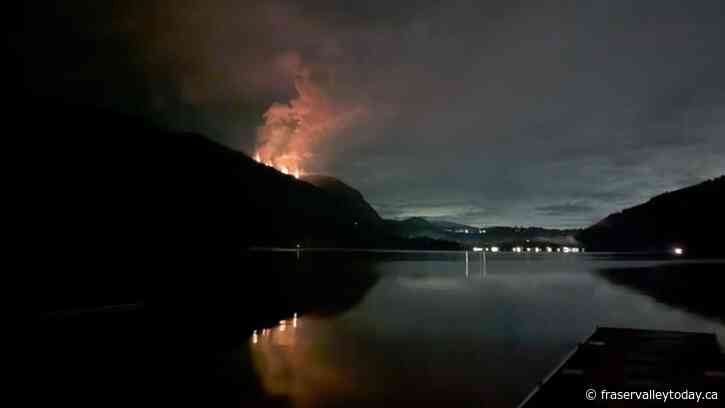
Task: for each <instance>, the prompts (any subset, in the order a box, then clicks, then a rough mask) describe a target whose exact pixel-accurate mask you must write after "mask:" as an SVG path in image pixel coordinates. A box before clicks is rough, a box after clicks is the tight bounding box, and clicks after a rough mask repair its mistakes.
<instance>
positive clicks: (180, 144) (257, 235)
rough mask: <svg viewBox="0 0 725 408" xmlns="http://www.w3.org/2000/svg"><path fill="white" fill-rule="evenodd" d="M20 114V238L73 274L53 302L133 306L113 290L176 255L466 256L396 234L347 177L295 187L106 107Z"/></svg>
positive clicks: (202, 258) (40, 260) (42, 262)
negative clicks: (268, 250)
mask: <svg viewBox="0 0 725 408" xmlns="http://www.w3.org/2000/svg"><path fill="white" fill-rule="evenodd" d="M49 106H51V105H48V106H47V107H49ZM22 111H23V112H24V115H25V116H19V117H18V118H17V119H19V122H21V123H22V124H23V130H22V132H23V136H24V137H23V140H24V141H25V142H27V146H25V147H24V148H23V149H21V150H20V156H21V157H20V160H19V161H20V163H21V165H20V166H19V167H18V168H19V174H20V175H21V176H22V180H21V182H20V183H19V184H20V186H21V188H20V192H21V195H22V197H23V198H24V200H23V201H24V203H25V204H24V208H23V214H27V215H28V216H27V217H21V219H20V221H22V222H23V226H22V228H21V229H20V231H21V235H20V236H18V237H17V238H18V239H19V240H23V241H25V242H27V243H28V245H27V246H26V247H27V248H30V250H31V251H35V252H39V253H42V254H43V256H37V255H36V254H34V253H33V254H28V256H27V259H28V262H29V266H36V267H37V269H39V270H51V269H53V270H58V269H62V268H63V267H64V266H69V267H71V268H72V269H73V271H74V274H66V275H63V274H48V277H47V278H48V279H49V285H47V287H48V293H46V295H47V297H46V298H45V299H46V300H47V301H48V303H50V304H54V305H57V306H63V307H77V306H82V304H76V302H77V301H79V299H86V300H87V299H88V298H89V297H91V298H98V299H99V301H101V300H102V301H103V303H110V302H115V301H118V302H119V303H121V302H126V301H129V300H133V299H128V298H127V294H128V291H125V290H118V291H117V290H116V289H117V288H118V287H119V285H120V286H123V282H131V281H133V279H128V278H131V277H135V278H138V279H144V277H145V276H147V275H146V274H144V273H143V272H142V271H141V269H145V268H153V267H154V266H158V265H157V264H161V265H162V266H164V269H166V267H167V266H168V264H167V263H168V260H170V259H179V258H182V259H184V261H182V262H183V263H185V264H198V265H203V266H204V267H205V268H206V267H210V266H211V265H213V264H219V263H223V262H224V261H223V260H225V259H227V258H228V257H233V256H235V255H236V254H238V253H239V251H240V250H242V249H243V248H245V247H250V246H275V247H296V245H298V244H299V245H301V246H302V247H363V248H405V249H412V248H421V249H431V248H447V249H451V248H457V245H455V244H451V243H442V242H437V241H434V240H429V239H421V240H409V239H402V238H400V237H397V236H395V235H394V234H391V233H389V232H388V231H387V230H386V229H385V225H384V223H383V221H382V219H381V218H380V217H379V215H378V214H377V213H376V212H375V210H374V209H373V208H372V207H371V206H370V205H369V204H368V203H367V202H366V201H365V200H364V198H363V197H362V195H361V194H360V193H359V192H357V191H356V190H354V189H352V188H351V187H348V186H346V185H345V184H344V183H342V182H340V181H339V180H335V179H334V178H331V177H325V176H311V177H308V178H307V181H302V180H296V179H295V178H294V177H291V176H287V175H284V174H282V173H280V172H278V171H276V170H275V169H273V168H270V167H267V166H264V165H262V164H259V163H257V162H256V161H254V160H252V159H251V158H249V157H248V156H246V155H244V154H243V153H240V152H238V151H235V150H232V149H229V148H226V147H224V146H222V145H219V144H217V143H215V142H213V141H211V140H209V139H207V138H205V137H203V136H201V135H198V134H193V133H181V132H172V131H167V130H164V129H160V128H158V127H157V126H154V125H153V124H151V123H149V122H147V121H144V120H141V119H138V118H134V117H129V116H124V115H120V114H115V113H110V112H107V111H103V110H98V109H88V108H78V107H63V106H62V105H60V106H52V108H48V109H45V108H43V107H38V106H36V105H31V106H26V107H24V109H22ZM51 260H52V261H51ZM187 261H188V262H187ZM141 266H143V268H141ZM99 269H101V270H103V273H102V274H101V273H98V271H99ZM109 276H110V277H112V279H110V280H109V279H108V278H109ZM121 277H123V278H121ZM116 278H117V280H118V282H116V283H114V280H115V279H116ZM61 281H62V282H63V286H64V287H65V286H69V287H71V288H72V287H73V286H74V282H76V283H78V285H77V286H78V287H87V286H88V284H89V283H90V284H91V286H92V284H93V282H97V283H98V285H97V288H96V290H94V291H93V292H89V293H85V294H83V296H75V295H78V294H74V293H73V291H72V290H71V291H70V292H69V293H60V292H59V291H54V290H53V289H52V287H53V284H54V283H60V282H61ZM81 283H82V284H81ZM134 288H135V289H134ZM127 289H133V290H134V291H136V292H138V290H139V289H138V288H137V286H133V285H132V287H130V288H127ZM115 292H119V293H121V292H123V293H124V295H123V296H120V297H119V298H118V299H116V298H115V297H114V296H113V295H112V294H113V293H115ZM92 303H95V302H92ZM41 308H42V306H41Z"/></svg>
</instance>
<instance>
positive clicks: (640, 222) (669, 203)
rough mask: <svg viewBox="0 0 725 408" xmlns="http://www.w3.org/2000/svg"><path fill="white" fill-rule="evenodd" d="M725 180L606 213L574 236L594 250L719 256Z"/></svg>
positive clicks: (724, 219) (724, 223) (724, 216)
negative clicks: (673, 250) (680, 249)
mask: <svg viewBox="0 0 725 408" xmlns="http://www.w3.org/2000/svg"><path fill="white" fill-rule="evenodd" d="M723 208H725V176H720V177H718V178H716V179H713V180H708V181H705V182H703V183H700V184H697V185H694V186H690V187H686V188H683V189H680V190H676V191H672V192H668V193H664V194H661V195H658V196H656V197H654V198H652V199H651V200H649V201H648V202H646V203H644V204H641V205H638V206H635V207H632V208H628V209H626V210H623V211H621V212H619V213H616V214H612V215H609V216H608V217H606V218H605V219H603V220H602V221H600V222H599V223H597V224H595V225H592V226H591V227H589V228H587V229H585V230H584V231H582V232H581V233H580V234H579V235H578V236H577V238H578V239H579V240H580V241H581V242H583V243H584V244H585V245H586V247H587V248H588V249H591V250H594V251H669V250H670V249H671V248H672V247H673V246H683V247H685V248H686V250H687V252H688V253H690V254H692V255H717V254H718V253H719V254H723V251H722V249H720V248H718V247H720V246H721V244H720V243H719V242H718V240H717V239H716V238H717V237H718V236H720V235H721V234H722V233H723V232H725V214H723Z"/></svg>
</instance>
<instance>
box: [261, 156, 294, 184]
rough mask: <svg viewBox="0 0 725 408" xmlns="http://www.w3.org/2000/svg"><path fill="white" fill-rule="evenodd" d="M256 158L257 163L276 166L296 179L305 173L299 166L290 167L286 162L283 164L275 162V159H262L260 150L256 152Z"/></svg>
mask: <svg viewBox="0 0 725 408" xmlns="http://www.w3.org/2000/svg"><path fill="white" fill-rule="evenodd" d="M254 160H255V161H256V162H257V163H260V164H264V165H265V166H267V167H272V168H274V169H275V170H277V171H279V172H280V173H282V174H285V175H288V176H293V177H294V178H296V179H299V178H300V177H301V176H302V174H303V172H302V169H300V168H299V167H297V166H294V168H293V169H291V168H290V167H288V166H286V165H284V164H281V163H279V162H275V161H272V160H262V157H261V155H260V154H259V152H257V153H255V154H254Z"/></svg>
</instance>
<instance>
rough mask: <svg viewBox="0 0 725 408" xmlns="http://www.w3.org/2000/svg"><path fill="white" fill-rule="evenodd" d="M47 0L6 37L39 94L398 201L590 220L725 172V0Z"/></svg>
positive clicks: (412, 211)
mask: <svg viewBox="0 0 725 408" xmlns="http://www.w3.org/2000/svg"><path fill="white" fill-rule="evenodd" d="M48 7H50V6H48V5H46V4H42V3H39V4H37V5H34V6H26V9H25V10H24V13H23V18H21V19H18V21H19V22H20V24H19V26H18V27H17V28H16V29H15V30H13V31H12V33H11V36H10V45H11V48H12V49H13V50H14V51H13V52H14V53H16V54H17V55H18V58H20V59H21V61H22V65H23V69H24V73H23V76H22V78H23V81H22V82H23V85H24V86H25V87H26V88H27V92H28V93H29V94H31V95H33V97H35V98H39V99H36V100H39V101H43V99H42V98H49V100H51V101H53V100H57V99H58V98H61V99H63V100H67V101H69V102H79V103H92V104H98V105H102V106H106V107H110V108H114V109H120V110H124V111H128V112H133V113H139V114H143V115H145V116H147V117H150V118H152V119H154V120H157V121H159V122H160V123H163V124H165V125H167V126H171V127H174V128H179V129H190V130H196V131H201V132H203V133H205V134H207V135H209V136H210V137H212V138H214V139H215V140H218V141H220V142H222V143H224V144H226V145H228V146H231V147H234V148H236V149H239V150H242V151H245V152H247V153H249V154H250V155H251V154H253V153H254V152H255V151H256V150H257V149H261V148H262V146H265V147H264V148H265V149H266V150H264V151H269V152H270V153H269V154H284V153H285V152H287V153H289V152H291V151H293V152H294V153H295V154H296V158H295V160H298V161H300V165H301V166H302V167H303V168H304V169H305V170H307V171H320V172H325V173H327V174H331V175H334V176H336V177H338V178H340V179H342V180H344V181H346V182H347V183H349V184H350V185H352V186H354V187H356V188H357V189H359V190H360V191H361V192H362V193H363V194H364V195H365V196H366V197H367V198H368V200H369V201H370V202H371V203H372V204H373V205H374V206H375V207H376V208H377V209H378V210H379V212H380V213H381V214H382V215H383V216H385V217H405V216H432V217H440V218H444V219H448V220H453V221H460V222H466V223H471V224H478V225H491V224H495V225H507V224H516V225H541V226H555V227H556V226H561V227H571V226H586V225H588V224H590V223H591V222H593V221H596V220H598V219H600V218H601V217H603V216H605V215H606V214H608V213H609V212H612V211H615V210H618V209H620V208H622V207H625V206H629V205H633V204H636V203H639V202H641V201H643V200H645V199H647V198H648V197H650V196H652V195H655V194H658V193H660V192H663V191H665V190H671V189H675V188H679V187H683V186H686V185H689V184H692V183H695V182H698V181H701V180H703V179H706V178H710V177H714V176H717V175H720V174H723V173H725V76H724V75H723V74H722V73H723V72H725V52H723V50H724V49H725V6H724V5H723V4H722V2H721V1H719V0H714V1H705V0H703V1H679V2H675V1H669V0H652V1H637V0H627V1H576V2H574V1H547V2H543V1H511V0H497V1H456V0H452V1H447V2H433V1H415V2H413V1H399V2H398V1H395V2H392V1H389V0H388V1H378V0H370V1H355V2H342V1H339V2H338V1H300V2H289V1H265V2H261V1H260V2H243V1H234V0H206V1H197V2H193V1H176V0H174V1H172V0H149V1H138V2H136V1H103V0H102V1H95V2H86V1H83V2H81V1H68V2H65V3H63V5H56V6H55V8H48ZM41 103H42V102H41ZM260 129H265V130H264V131H263V132H262V133H261V135H260ZM265 132H266V133H265ZM279 132H282V133H283V134H282V135H281V136H280V135H279ZM285 132H286V133H285Z"/></svg>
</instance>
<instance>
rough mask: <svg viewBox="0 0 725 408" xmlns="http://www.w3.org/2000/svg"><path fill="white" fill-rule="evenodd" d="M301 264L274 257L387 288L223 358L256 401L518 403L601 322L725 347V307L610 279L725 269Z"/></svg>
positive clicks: (539, 263)
mask: <svg viewBox="0 0 725 408" xmlns="http://www.w3.org/2000/svg"><path fill="white" fill-rule="evenodd" d="M298 255H299V254H295V253H275V254H268V255H265V256H270V257H275V259H276V261H277V262H282V261H280V260H281V259H284V262H289V265H290V266H289V268H290V273H291V274H294V273H299V269H298V268H299V265H300V264H305V263H307V270H311V269H315V268H317V269H320V268H321V269H325V270H327V271H334V274H343V275H344V274H353V273H354V274H360V273H369V274H373V275H375V277H376V278H375V279H376V280H375V281H374V284H372V285H368V286H366V287H365V288H364V290H363V293H362V294H360V296H358V297H356V303H355V304H352V305H346V306H345V307H344V308H341V309H340V310H338V311H337V312H334V313H330V312H329V310H327V311H326V313H324V314H320V313H316V312H315V308H314V307H310V306H309V304H305V306H301V308H300V310H298V311H297V312H295V311H294V305H291V308H290V309H289V312H288V313H287V316H284V317H283V318H282V319H281V321H280V322H279V323H275V324H272V325H269V324H267V325H260V326H259V327H257V330H256V332H254V334H253V333H252V332H251V330H250V333H249V334H250V336H249V338H248V339H246V341H242V342H241V344H239V347H236V348H234V350H232V351H229V352H228V353H221V354H220V355H219V356H218V361H219V362H220V363H219V364H220V368H219V369H218V381H220V382H225V381H227V382H229V383H230V384H239V383H241V384H242V385H240V386H239V387H240V389H241V388H243V389H244V390H243V391H240V394H241V400H242V404H243V405H277V404H279V405H281V406H302V407H307V406H310V407H311V406H346V407H349V406H381V405H386V406H393V405H398V404H406V405H412V404H415V405H418V406H420V405H422V406H438V405H440V404H446V406H447V407H454V406H472V405H476V406H493V407H498V406H501V407H512V406H516V405H517V404H518V403H519V402H520V401H521V400H522V399H523V398H524V397H525V396H526V394H527V393H528V392H529V391H530V390H531V389H532V387H533V386H534V385H535V384H536V382H537V381H539V380H541V379H542V378H543V377H544V376H545V375H546V374H547V373H548V372H549V371H550V370H551V369H552V368H553V367H554V366H555V365H556V364H557V363H558V362H559V361H560V360H561V359H562V358H563V357H564V356H565V355H566V354H567V352H569V351H570V350H571V349H572V348H573V347H575V345H576V344H577V342H580V341H583V340H584V339H585V338H586V337H588V336H589V335H590V334H591V333H592V332H593V331H594V330H595V329H596V327H597V326H614V327H632V328H643V329H662V330H679V331H698V332H714V333H716V334H717V335H718V338H719V341H720V342H721V344H722V343H723V340H724V339H725V324H724V321H725V318H724V317H723V316H725V314H722V313H720V312H721V311H718V310H714V311H713V310H711V311H709V313H702V312H701V309H700V313H696V312H693V311H690V310H698V309H697V308H695V309H690V308H688V307H687V296H684V295H683V297H682V299H680V300H681V301H678V302H674V303H673V302H670V300H671V299H672V293H677V292H673V290H672V289H670V290H669V292H668V293H669V297H662V298H658V297H657V291H656V290H642V287H641V285H642V283H641V282H639V283H638V284H631V285H630V284H628V283H627V282H628V280H627V279H613V278H612V275H611V274H612V271H615V272H616V271H621V273H632V274H634V273H643V271H650V273H652V272H651V271H662V272H656V273H658V274H660V275H661V274H666V273H670V272H668V271H669V269H668V268H672V267H673V266H674V267H678V268H679V269H680V270H682V269H684V270H686V271H687V274H688V275H687V276H689V277H691V279H692V280H700V281H705V282H707V281H708V280H713V282H715V281H722V279H721V278H719V276H722V273H723V272H725V263H723V262H721V261H707V262H704V261H702V262H696V261H683V260H673V259H653V258H652V259H649V258H646V257H644V258H643V257H636V258H635V257H626V258H625V257H618V256H595V255H589V254H578V255H574V254H568V255H563V254H556V255H549V254H546V255H513V254H489V255H488V256H487V257H486V259H485V261H484V260H482V258H481V255H480V254H474V253H469V255H468V257H469V261H468V263H466V258H465V255H464V254H463V253H448V254H403V255H400V256H396V255H392V254H385V255H380V254H369V255H365V254H357V255H356V256H350V257H346V256H340V255H339V254H338V255H336V256H332V255H329V254H324V253H302V254H301V256H298ZM298 258H299V259H298ZM361 259H365V262H362V263H361ZM361 265H363V266H362V267H361ZM310 266H314V268H311V269H310ZM663 266H665V267H666V268H664V269H662V267H663ZM255 273H256V272H255ZM258 273H263V271H259V272H258ZM617 273H619V272H617ZM663 276H665V278H666V275H663ZM665 278H663V279H665ZM294 279H305V278H304V277H302V278H301V277H300V276H299V275H296V276H295V277H294ZM638 285H639V286H638ZM700 286H701V287H702V285H700ZM705 286H707V285H705ZM326 290H336V289H334V288H329V289H326ZM340 290H344V289H340ZM686 290H687V288H683V291H686ZM315 296H317V297H320V295H319V294H316V295H315ZM683 299H684V300H683ZM320 302H321V303H323V304H324V299H321V300H320ZM711 304H712V302H711ZM295 313H296V317H295ZM265 326H266V327H265ZM240 378H242V379H243V380H240ZM250 381H252V382H254V384H253V385H250V384H248V383H249V382H250ZM231 386H232V387H233V386H234V385H231Z"/></svg>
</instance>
